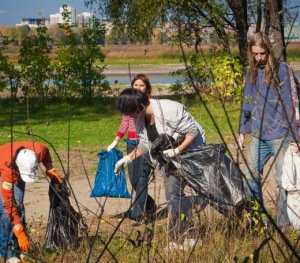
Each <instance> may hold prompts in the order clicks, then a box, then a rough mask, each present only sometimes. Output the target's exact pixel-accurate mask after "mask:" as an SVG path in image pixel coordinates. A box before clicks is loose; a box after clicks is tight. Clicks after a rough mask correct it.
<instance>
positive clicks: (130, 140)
mask: <svg viewBox="0 0 300 263" xmlns="http://www.w3.org/2000/svg"><path fill="white" fill-rule="evenodd" d="M131 88H133V89H135V90H139V91H140V92H142V93H145V94H146V95H147V96H148V97H150V96H151V91H152V87H151V84H150V81H149V79H148V77H147V76H146V75H144V74H138V75H136V76H135V77H134V78H133V80H132V81H131ZM126 132H127V140H126V144H127V153H128V154H129V153H131V152H132V150H133V149H134V148H135V147H136V146H137V144H138V135H137V132H136V127H135V120H134V118H132V117H131V116H129V115H126V114H123V115H122V120H121V124H120V127H119V130H118V132H117V134H116V137H115V139H114V141H113V142H112V143H111V144H110V145H109V146H108V147H107V151H110V150H111V149H113V148H115V147H116V146H117V145H118V143H119V141H120V140H121V139H122V138H123V137H124V136H125V134H126ZM150 173H151V167H150V161H149V156H148V155H143V156H141V157H139V158H137V159H136V160H134V162H132V163H131V164H130V165H129V166H128V175H129V180H130V183H131V185H132V188H133V190H134V191H135V199H134V200H133V205H132V207H131V209H130V210H129V211H127V212H125V216H126V217H128V218H130V219H132V220H135V221H139V222H140V221H144V220H146V221H147V220H150V219H151V218H152V216H153V214H154V213H155V210H156V205H155V201H154V200H153V198H152V197H151V196H150V195H148V183H149V176H150ZM119 216H123V213H121V214H120V215H119Z"/></svg>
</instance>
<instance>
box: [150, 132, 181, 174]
mask: <svg viewBox="0 0 300 263" xmlns="http://www.w3.org/2000/svg"><path fill="white" fill-rule="evenodd" d="M176 145H177V143H176V142H175V140H174V138H173V137H172V136H170V135H168V134H160V135H159V136H158V137H157V138H156V139H155V141H154V142H153V143H152V144H151V149H150V154H151V156H152V157H153V158H154V159H155V160H157V161H158V164H159V166H160V167H163V166H164V167H165V168H167V167H168V169H175V166H174V165H173V164H172V162H170V160H169V159H167V158H166V157H165V156H164V155H163V154H162V152H163V151H164V150H167V149H171V148H175V147H176Z"/></svg>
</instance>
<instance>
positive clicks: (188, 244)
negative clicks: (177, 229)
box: [182, 238, 202, 250]
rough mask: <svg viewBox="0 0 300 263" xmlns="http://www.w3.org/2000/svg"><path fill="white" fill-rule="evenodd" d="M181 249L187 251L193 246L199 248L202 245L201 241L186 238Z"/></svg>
mask: <svg viewBox="0 0 300 263" xmlns="http://www.w3.org/2000/svg"><path fill="white" fill-rule="evenodd" d="M182 245H183V248H184V249H185V250H188V249H190V248H193V247H195V246H199V245H200V246H201V245H202V240H201V239H199V240H196V239H193V238H186V239H185V240H184V241H183V244H182Z"/></svg>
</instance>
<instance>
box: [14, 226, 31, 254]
mask: <svg viewBox="0 0 300 263" xmlns="http://www.w3.org/2000/svg"><path fill="white" fill-rule="evenodd" d="M13 232H14V234H15V236H16V238H17V240H18V244H19V247H20V249H21V251H22V252H27V251H28V250H29V238H28V236H27V234H26V232H25V229H24V227H23V225H21V224H17V225H15V226H14V227H13Z"/></svg>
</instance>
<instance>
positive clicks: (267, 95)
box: [239, 32, 299, 228]
mask: <svg viewBox="0 0 300 263" xmlns="http://www.w3.org/2000/svg"><path fill="white" fill-rule="evenodd" d="M248 53H249V62H250V67H249V70H248V72H247V75H246V79H245V86H244V101H243V106H242V112H241V115H242V117H241V123H240V135H239V145H240V147H242V146H243V144H244V138H245V135H246V134H250V135H251V137H252V142H251V147H250V155H251V168H252V169H251V170H252V174H253V175H254V178H253V179H254V180H249V182H250V186H251V190H252V191H251V192H252V195H253V196H254V197H255V198H257V199H258V200H259V201H261V202H262V191H261V188H262V186H261V175H262V173H263V169H264V166H265V164H266V163H267V161H268V159H269V158H270V157H271V156H274V158H275V159H274V165H273V167H274V166H275V167H276V181H277V187H278V190H279V196H278V201H277V224H278V225H279V226H280V227H282V228H284V227H285V226H287V225H288V224H289V222H288V218H287V211H286V208H287V206H286V192H285V190H284V189H283V188H282V180H281V176H282V162H283V157H284V154H285V152H286V150H287V148H288V147H289V148H290V149H291V151H292V152H294V153H297V152H298V146H297V141H299V133H298V128H297V126H296V121H295V116H296V114H297V111H298V110H299V109H298V108H297V109H295V107H293V101H292V94H291V83H290V75H289V69H288V66H287V65H286V64H284V63H278V62H277V61H276V59H275V58H274V56H273V53H272V47H271V44H270V41H269V39H268V37H267V35H265V34H263V33H261V32H257V33H255V34H254V35H253V36H252V37H251V39H250V41H249V44H248Z"/></svg>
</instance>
